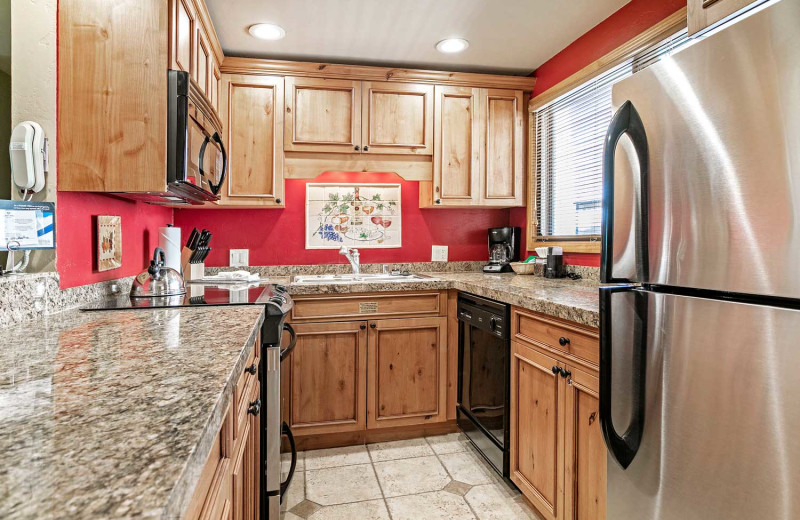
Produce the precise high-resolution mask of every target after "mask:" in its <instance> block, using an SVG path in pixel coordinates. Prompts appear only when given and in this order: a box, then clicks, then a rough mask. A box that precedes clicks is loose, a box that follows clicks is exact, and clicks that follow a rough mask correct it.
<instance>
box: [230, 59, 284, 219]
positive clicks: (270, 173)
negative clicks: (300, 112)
mask: <svg viewBox="0 0 800 520" xmlns="http://www.w3.org/2000/svg"><path fill="white" fill-rule="evenodd" d="M222 90H223V94H222V97H223V102H222V113H221V116H222V121H223V124H224V125H225V134H226V145H227V149H228V150H227V151H228V173H227V180H226V181H225V182H226V184H227V188H223V190H222V198H221V200H220V205H221V206H282V205H283V190H284V182H283V99H284V96H283V78H281V77H278V76H245V75H232V76H229V75H225V76H223V82H222Z"/></svg>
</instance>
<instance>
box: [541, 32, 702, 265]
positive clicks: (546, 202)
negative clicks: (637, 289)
mask: <svg viewBox="0 0 800 520" xmlns="http://www.w3.org/2000/svg"><path fill="white" fill-rule="evenodd" d="M689 43H690V40H689V37H688V35H687V33H686V30H683V31H681V32H679V33H677V34H676V35H674V36H672V37H671V38H669V39H667V40H666V41H663V42H661V43H659V44H656V45H653V46H652V47H649V48H647V49H645V50H644V51H641V52H639V53H637V54H636V55H634V56H633V57H630V58H627V59H626V60H625V61H623V62H622V63H620V64H618V65H616V66H614V67H613V68H611V69H610V70H608V71H606V72H604V73H602V74H600V75H599V76H596V77H594V78H592V79H591V80H589V81H587V82H585V83H583V84H582V85H580V86H579V87H577V88H575V89H573V90H572V91H570V92H567V93H566V94H564V95H563V96H560V97H558V98H556V99H555V100H553V101H552V102H550V103H547V104H546V105H544V106H542V107H540V108H538V109H537V110H536V111H535V112H533V113H532V114H531V118H532V121H531V124H532V128H531V135H532V137H533V140H534V143H533V145H532V146H531V150H532V154H533V157H532V167H531V171H532V172H533V179H532V183H531V185H532V188H533V194H532V195H533V197H532V198H533V207H532V211H531V219H532V232H531V238H532V242H533V243H534V244H533V245H534V246H541V245H561V246H562V247H564V249H565V250H566V251H579V252H599V251H600V242H599V240H600V225H601V218H602V205H603V197H602V195H603V188H602V174H603V169H602V162H603V141H604V138H605V135H606V129H607V128H608V125H609V123H610V122H611V118H612V116H613V115H614V114H613V110H612V106H611V88H612V86H613V85H614V83H616V82H617V81H620V80H622V79H625V78H627V77H629V76H631V75H632V74H633V73H635V72H636V71H639V70H642V69H644V68H646V67H648V66H650V65H652V64H653V63H656V62H657V61H658V60H660V59H661V58H663V57H664V56H667V55H669V54H671V53H673V52H676V51H677V50H680V49H682V48H684V47H685V46H687V45H689Z"/></svg>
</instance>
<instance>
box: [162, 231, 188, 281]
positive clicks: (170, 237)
mask: <svg viewBox="0 0 800 520" xmlns="http://www.w3.org/2000/svg"><path fill="white" fill-rule="evenodd" d="M158 247H160V248H161V249H163V250H164V255H165V256H166V259H167V267H171V268H173V269H175V270H176V271H178V272H179V273H180V272H181V249H183V246H182V245H181V228H176V227H173V226H169V227H162V228H158Z"/></svg>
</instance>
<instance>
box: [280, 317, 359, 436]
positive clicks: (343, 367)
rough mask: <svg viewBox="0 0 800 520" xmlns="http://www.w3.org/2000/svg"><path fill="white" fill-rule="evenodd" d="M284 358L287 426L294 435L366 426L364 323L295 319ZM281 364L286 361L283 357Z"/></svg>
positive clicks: (347, 429)
mask: <svg viewBox="0 0 800 520" xmlns="http://www.w3.org/2000/svg"><path fill="white" fill-rule="evenodd" d="M292 326H293V327H294V329H295V332H296V333H297V343H296V345H295V348H294V350H293V351H292V355H291V357H290V359H289V393H290V404H289V406H290V410H289V417H290V419H291V424H290V426H291V427H292V431H293V432H294V433H295V435H307V434H322V433H335V432H351V431H360V430H363V429H364V428H365V427H366V409H367V407H366V402H365V394H366V388H367V381H366V375H367V331H366V329H367V324H366V322H363V321H361V322H339V323H298V324H293V325H292ZM284 362H285V361H284Z"/></svg>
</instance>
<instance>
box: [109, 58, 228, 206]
mask: <svg viewBox="0 0 800 520" xmlns="http://www.w3.org/2000/svg"><path fill="white" fill-rule="evenodd" d="M167 74H168V80H167V171H166V176H167V184H166V185H167V191H166V192H162V193H152V192H150V193H125V194H120V195H122V196H124V197H126V198H133V199H137V200H142V201H144V202H148V203H150V204H168V205H180V204H186V205H190V204H203V203H205V202H208V201H214V200H218V199H219V196H218V194H219V191H220V189H221V188H222V183H223V182H224V180H225V170H226V168H227V162H228V158H227V154H226V153H225V146H224V145H223V144H222V137H221V135H220V134H221V132H222V122H221V121H220V119H219V117H218V116H217V115H216V113H215V111H214V110H213V108H212V107H211V103H210V102H209V101H208V99H207V98H206V97H205V95H203V93H202V91H201V90H200V87H199V86H198V85H197V83H195V82H194V81H192V79H191V78H190V77H189V73H188V72H183V71H180V70H170V71H168V72H167Z"/></svg>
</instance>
